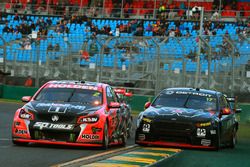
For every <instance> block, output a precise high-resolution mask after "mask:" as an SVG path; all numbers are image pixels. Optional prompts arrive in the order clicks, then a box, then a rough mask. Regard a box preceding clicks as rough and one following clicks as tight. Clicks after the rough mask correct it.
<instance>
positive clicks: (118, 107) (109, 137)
mask: <svg viewBox="0 0 250 167" xmlns="http://www.w3.org/2000/svg"><path fill="white" fill-rule="evenodd" d="M124 95H125V96H126V94H125V93H124ZM130 95H131V94H128V96H130ZM119 100H120V99H119V98H118V96H117V94H116V93H115V91H114V89H113V88H112V87H111V86H110V85H108V84H104V83H94V82H84V81H49V82H47V83H46V84H44V85H43V86H42V87H41V88H40V89H39V90H38V91H37V92H36V93H35V95H34V96H33V97H28V96H26V97H23V98H22V101H23V102H27V103H26V104H25V105H24V106H23V107H22V108H19V109H18V110H17V111H16V113H15V116H14V121H13V125H12V141H13V143H14V144H17V145H25V144H28V143H30V142H34V143H42V144H59V145H71V146H97V147H103V148H107V147H108V146H110V145H116V144H121V145H125V144H126V141H127V137H128V132H129V131H130V127H131V124H132V123H131V118H132V117H131V115H130V114H131V113H130V112H131V111H130V108H129V107H128V105H127V104H126V103H124V102H120V101H119Z"/></svg>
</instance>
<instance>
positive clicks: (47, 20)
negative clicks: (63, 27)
mask: <svg viewBox="0 0 250 167" xmlns="http://www.w3.org/2000/svg"><path fill="white" fill-rule="evenodd" d="M46 23H47V24H48V25H49V26H51V25H52V20H51V18H50V17H48V18H47V19H46Z"/></svg>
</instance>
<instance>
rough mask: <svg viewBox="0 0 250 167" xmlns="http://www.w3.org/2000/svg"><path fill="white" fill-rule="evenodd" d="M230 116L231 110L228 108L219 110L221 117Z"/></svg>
mask: <svg viewBox="0 0 250 167" xmlns="http://www.w3.org/2000/svg"><path fill="white" fill-rule="evenodd" d="M229 114H231V110H230V109H229V108H223V109H221V115H229Z"/></svg>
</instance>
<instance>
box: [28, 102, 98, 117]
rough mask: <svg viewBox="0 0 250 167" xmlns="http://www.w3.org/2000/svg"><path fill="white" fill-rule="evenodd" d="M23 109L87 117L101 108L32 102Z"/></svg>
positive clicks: (78, 104) (77, 104)
mask: <svg viewBox="0 0 250 167" xmlns="http://www.w3.org/2000/svg"><path fill="white" fill-rule="evenodd" d="M24 107H25V108H27V109H29V110H31V111H32V112H35V113H44V114H45V113H51V114H53V113H58V114H70V115H72V114H73V115H87V114H93V113H94V112H95V111H97V110H99V109H100V108H101V107H102V106H97V107H96V106H95V107H93V106H91V105H83V104H80V103H51V102H41V101H32V102H29V103H27V104H26V105H25V106H24Z"/></svg>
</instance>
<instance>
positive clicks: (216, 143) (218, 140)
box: [215, 127, 221, 151]
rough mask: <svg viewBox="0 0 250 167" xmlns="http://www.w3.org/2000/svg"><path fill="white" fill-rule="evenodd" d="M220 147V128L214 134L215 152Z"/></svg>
mask: <svg viewBox="0 0 250 167" xmlns="http://www.w3.org/2000/svg"><path fill="white" fill-rule="evenodd" d="M220 145H221V138H220V128H219V127H218V128H217V132H216V139H215V150H217V151H219V150H220Z"/></svg>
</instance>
